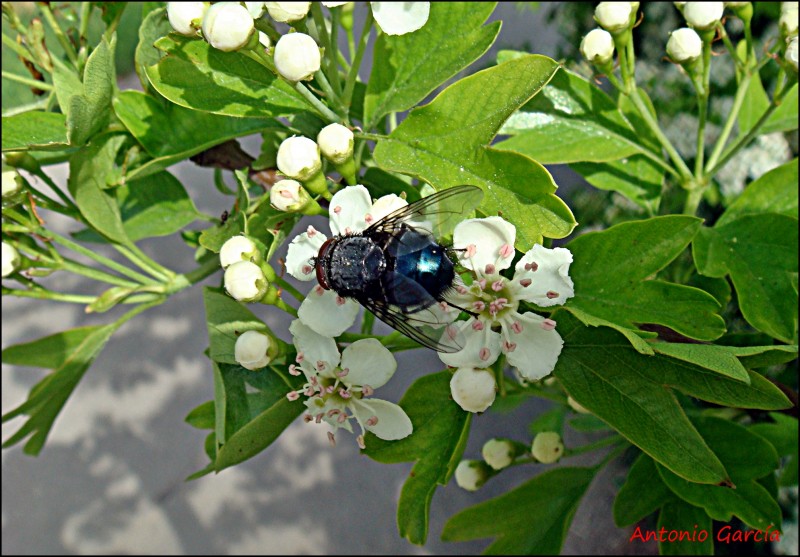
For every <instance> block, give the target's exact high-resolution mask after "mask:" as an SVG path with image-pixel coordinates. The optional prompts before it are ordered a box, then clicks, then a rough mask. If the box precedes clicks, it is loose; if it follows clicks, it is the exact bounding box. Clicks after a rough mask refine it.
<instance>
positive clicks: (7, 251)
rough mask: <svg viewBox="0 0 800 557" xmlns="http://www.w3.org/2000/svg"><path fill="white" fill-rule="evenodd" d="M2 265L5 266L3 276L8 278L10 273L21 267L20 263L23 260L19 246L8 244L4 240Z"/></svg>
mask: <svg viewBox="0 0 800 557" xmlns="http://www.w3.org/2000/svg"><path fill="white" fill-rule="evenodd" d="M1 262H2V266H3V273H2V275H3V278H6V277H7V276H8V275H10V274H11V273H13V272H14V271H16V270H17V269H19V264H20V263H21V262H22V258H21V257H20V256H19V252H18V251H17V248H15V247H14V246H12V245H11V244H7V243H5V242H3V253H2V259H1Z"/></svg>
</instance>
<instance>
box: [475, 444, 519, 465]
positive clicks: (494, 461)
mask: <svg viewBox="0 0 800 557" xmlns="http://www.w3.org/2000/svg"><path fill="white" fill-rule="evenodd" d="M481 456H483V460H485V461H486V464H488V465H489V466H491V467H492V468H494V469H495V470H502V469H503V468H505V467H506V466H508V465H509V464H511V463H512V462H514V457H515V456H516V450H515V448H514V444H513V443H512V442H511V441H509V440H508V439H489V440H488V441H487V442H486V443H484V444H483V448H481Z"/></svg>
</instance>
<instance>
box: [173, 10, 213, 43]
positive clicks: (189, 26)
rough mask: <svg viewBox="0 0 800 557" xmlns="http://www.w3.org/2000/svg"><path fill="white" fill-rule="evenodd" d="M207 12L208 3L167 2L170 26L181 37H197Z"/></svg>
mask: <svg viewBox="0 0 800 557" xmlns="http://www.w3.org/2000/svg"><path fill="white" fill-rule="evenodd" d="M206 10H208V2H167V18H168V19H169V24H170V25H172V28H173V29H174V30H175V32H176V33H180V34H181V35H188V36H193V35H197V31H198V30H199V29H200V25H201V23H202V22H203V16H204V15H205V13H206Z"/></svg>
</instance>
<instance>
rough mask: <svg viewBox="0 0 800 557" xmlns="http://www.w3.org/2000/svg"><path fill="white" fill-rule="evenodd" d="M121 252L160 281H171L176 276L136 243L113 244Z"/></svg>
mask: <svg viewBox="0 0 800 557" xmlns="http://www.w3.org/2000/svg"><path fill="white" fill-rule="evenodd" d="M111 246H112V247H113V248H114V249H115V250H117V251H118V252H119V253H120V254H122V255H123V256H125V258H126V259H128V261H130V262H131V263H133V264H134V265H136V266H137V267H139V268H140V269H141V270H143V271H144V272H146V273H147V274H149V275H150V276H152V277H153V278H155V279H156V280H157V281H159V282H170V281H171V280H173V279H174V278H175V273H173V272H172V271H170V270H169V269H167V268H166V267H163V266H162V265H160V264H159V263H156V262H155V261H153V260H152V259H150V257H149V256H148V255H147V254H146V253H144V252H143V251H142V250H141V249H139V247H138V246H136V244H134V243H133V242H130V243H129V244H128V245H124V246H123V245H121V244H111Z"/></svg>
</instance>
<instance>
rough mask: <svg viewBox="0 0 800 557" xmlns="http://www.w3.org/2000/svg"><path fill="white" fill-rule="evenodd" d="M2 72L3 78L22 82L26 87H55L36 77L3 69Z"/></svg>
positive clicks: (51, 88)
mask: <svg viewBox="0 0 800 557" xmlns="http://www.w3.org/2000/svg"><path fill="white" fill-rule="evenodd" d="M2 74H3V79H10V80H11V81H16V82H17V83H22V84H23V85H27V86H28V87H32V88H34V89H41V90H42V91H52V90H53V89H55V88H54V87H53V86H52V85H51V84H50V83H47V82H45V81H39V80H38V79H31V78H30V77H25V76H22V75H17V74H15V73H11V72H6V71H4V72H3V73H2Z"/></svg>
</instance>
